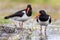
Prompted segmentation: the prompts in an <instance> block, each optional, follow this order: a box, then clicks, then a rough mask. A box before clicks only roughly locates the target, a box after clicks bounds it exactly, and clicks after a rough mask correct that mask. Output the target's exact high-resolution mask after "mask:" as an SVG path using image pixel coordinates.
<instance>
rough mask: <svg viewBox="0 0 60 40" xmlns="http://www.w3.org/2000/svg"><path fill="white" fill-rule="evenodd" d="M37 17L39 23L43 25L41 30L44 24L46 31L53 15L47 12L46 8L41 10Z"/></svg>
mask: <svg viewBox="0 0 60 40" xmlns="http://www.w3.org/2000/svg"><path fill="white" fill-rule="evenodd" d="M36 18H37V23H39V25H40V26H41V27H40V31H42V26H45V29H44V31H45V32H46V27H47V25H48V24H50V23H51V16H50V15H48V14H46V12H45V11H44V10H40V11H39V14H38V15H37V16H36Z"/></svg>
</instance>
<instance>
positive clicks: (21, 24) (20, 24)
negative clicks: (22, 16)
mask: <svg viewBox="0 0 60 40" xmlns="http://www.w3.org/2000/svg"><path fill="white" fill-rule="evenodd" d="M19 26H20V29H22V28H23V22H22V21H20V22H19Z"/></svg>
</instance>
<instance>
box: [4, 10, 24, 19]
mask: <svg viewBox="0 0 60 40" xmlns="http://www.w3.org/2000/svg"><path fill="white" fill-rule="evenodd" d="M22 11H23V10H21V11H18V12H16V13H15V14H12V15H9V16H6V17H4V18H5V19H8V18H12V17H16V16H18V17H22V16H23V15H24V13H23V12H22Z"/></svg>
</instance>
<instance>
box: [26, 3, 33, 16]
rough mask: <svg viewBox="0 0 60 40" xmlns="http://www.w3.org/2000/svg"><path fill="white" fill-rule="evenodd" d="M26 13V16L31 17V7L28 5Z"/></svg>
mask: <svg viewBox="0 0 60 40" xmlns="http://www.w3.org/2000/svg"><path fill="white" fill-rule="evenodd" d="M26 13H27V16H31V15H32V7H31V5H30V4H28V5H27V8H26Z"/></svg>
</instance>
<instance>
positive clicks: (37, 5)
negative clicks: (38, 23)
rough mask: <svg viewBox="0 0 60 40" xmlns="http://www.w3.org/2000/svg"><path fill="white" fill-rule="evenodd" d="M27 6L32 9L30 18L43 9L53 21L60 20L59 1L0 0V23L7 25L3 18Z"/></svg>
mask: <svg viewBox="0 0 60 40" xmlns="http://www.w3.org/2000/svg"><path fill="white" fill-rule="evenodd" d="M27 4H31V5H32V7H33V16H32V17H35V16H36V14H37V13H38V11H39V10H41V9H44V10H46V12H47V14H49V15H51V17H52V19H53V20H59V19H60V0H0V23H1V24H2V23H8V20H5V19H3V17H4V16H7V15H10V14H13V13H15V12H16V11H18V10H22V9H24V8H26V6H27Z"/></svg>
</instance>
